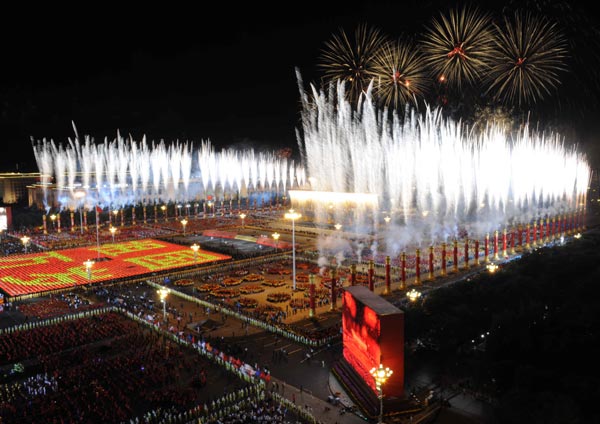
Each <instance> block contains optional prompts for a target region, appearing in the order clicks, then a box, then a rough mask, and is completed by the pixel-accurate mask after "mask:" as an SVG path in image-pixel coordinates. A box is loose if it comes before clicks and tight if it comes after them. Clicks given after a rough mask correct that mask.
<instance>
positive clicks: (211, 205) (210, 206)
mask: <svg viewBox="0 0 600 424" xmlns="http://www.w3.org/2000/svg"><path fill="white" fill-rule="evenodd" d="M207 204H208V211H209V212H210V210H211V208H212V207H213V202H212V201H211V200H209V201H208V203H207ZM212 216H215V210H214V209H212Z"/></svg>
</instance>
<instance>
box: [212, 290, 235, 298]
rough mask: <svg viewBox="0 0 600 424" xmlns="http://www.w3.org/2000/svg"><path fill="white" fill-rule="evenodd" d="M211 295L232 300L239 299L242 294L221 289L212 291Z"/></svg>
mask: <svg viewBox="0 0 600 424" xmlns="http://www.w3.org/2000/svg"><path fill="white" fill-rule="evenodd" d="M210 294H211V296H214V297H226V298H229V299H230V298H232V297H238V296H239V295H240V292H239V290H236V289H226V288H219V289H215V290H213V291H211V292H210Z"/></svg>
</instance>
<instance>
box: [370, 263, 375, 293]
mask: <svg viewBox="0 0 600 424" xmlns="http://www.w3.org/2000/svg"><path fill="white" fill-rule="evenodd" d="M373 274H375V264H374V263H373V260H370V261H369V290H371V291H375V281H374V276H373Z"/></svg>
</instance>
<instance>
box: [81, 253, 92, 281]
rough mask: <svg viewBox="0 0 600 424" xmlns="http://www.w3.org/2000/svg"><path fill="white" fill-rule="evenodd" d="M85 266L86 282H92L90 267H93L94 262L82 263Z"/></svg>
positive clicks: (89, 260)
mask: <svg viewBox="0 0 600 424" xmlns="http://www.w3.org/2000/svg"><path fill="white" fill-rule="evenodd" d="M83 265H85V270H86V271H87V278H88V282H91V281H92V266H93V265H94V261H92V260H91V259H88V260H87V261H85V262H84V263H83Z"/></svg>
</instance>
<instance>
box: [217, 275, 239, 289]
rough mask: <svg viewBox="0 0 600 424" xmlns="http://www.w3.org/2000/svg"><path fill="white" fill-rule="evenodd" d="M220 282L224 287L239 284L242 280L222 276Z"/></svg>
mask: <svg viewBox="0 0 600 424" xmlns="http://www.w3.org/2000/svg"><path fill="white" fill-rule="evenodd" d="M222 283H223V285H224V286H225V287H232V286H239V285H240V284H242V280H240V279H239V278H230V277H228V278H223V281H222Z"/></svg>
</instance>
